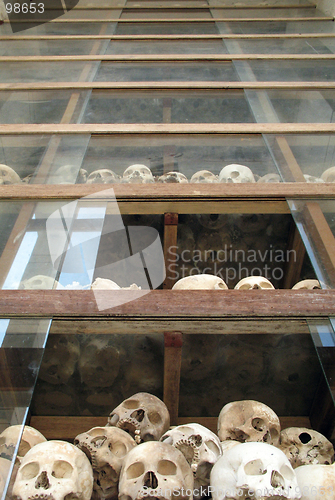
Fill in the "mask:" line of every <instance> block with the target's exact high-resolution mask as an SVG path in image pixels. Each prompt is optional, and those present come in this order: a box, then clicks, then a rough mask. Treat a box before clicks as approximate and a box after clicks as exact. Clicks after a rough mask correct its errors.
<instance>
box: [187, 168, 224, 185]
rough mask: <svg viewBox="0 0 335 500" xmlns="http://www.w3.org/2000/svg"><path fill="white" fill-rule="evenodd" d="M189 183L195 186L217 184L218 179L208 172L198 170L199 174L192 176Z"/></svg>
mask: <svg viewBox="0 0 335 500" xmlns="http://www.w3.org/2000/svg"><path fill="white" fill-rule="evenodd" d="M190 182H191V183H196V184H205V183H207V184H213V183H217V182H219V178H218V176H217V175H215V174H213V173H212V172H210V171H209V170H199V172H196V173H195V174H193V175H192V177H191V180H190Z"/></svg>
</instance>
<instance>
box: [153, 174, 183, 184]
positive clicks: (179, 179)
mask: <svg viewBox="0 0 335 500" xmlns="http://www.w3.org/2000/svg"><path fill="white" fill-rule="evenodd" d="M158 182H164V183H175V184H176V183H179V184H188V179H187V177H186V176H185V175H184V174H182V173H181V172H168V173H167V174H164V175H161V176H160V177H158Z"/></svg>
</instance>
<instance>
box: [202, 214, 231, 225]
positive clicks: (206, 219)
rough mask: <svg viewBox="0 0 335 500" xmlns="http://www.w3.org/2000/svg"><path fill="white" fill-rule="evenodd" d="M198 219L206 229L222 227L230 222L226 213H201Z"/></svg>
mask: <svg viewBox="0 0 335 500" xmlns="http://www.w3.org/2000/svg"><path fill="white" fill-rule="evenodd" d="M197 220H198V221H199V224H201V226H203V227H205V228H206V229H221V228H222V227H224V226H225V225H226V224H227V222H228V217H227V215H226V214H201V215H197Z"/></svg>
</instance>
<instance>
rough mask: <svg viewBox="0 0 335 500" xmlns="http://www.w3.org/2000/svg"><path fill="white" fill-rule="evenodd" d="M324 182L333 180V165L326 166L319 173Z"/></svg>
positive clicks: (334, 173)
mask: <svg viewBox="0 0 335 500" xmlns="http://www.w3.org/2000/svg"><path fill="white" fill-rule="evenodd" d="M321 179H322V180H323V181H324V182H335V167H330V168H327V170H325V171H324V172H323V174H322V175H321Z"/></svg>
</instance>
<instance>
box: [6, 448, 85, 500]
mask: <svg viewBox="0 0 335 500" xmlns="http://www.w3.org/2000/svg"><path fill="white" fill-rule="evenodd" d="M92 489H93V471H92V466H91V464H90V462H89V460H88V458H87V456H86V455H85V453H83V452H82V451H81V450H79V448H77V447H76V446H74V445H73V444H70V443H67V442H65V441H46V442H45V443H40V444H37V445H36V446H34V447H33V448H32V449H31V450H30V451H28V453H27V454H26V455H25V456H24V457H23V459H22V462H21V465H20V467H19V470H18V473H17V476H16V480H15V483H14V486H13V499H14V500H75V499H78V500H90V498H91V495H92Z"/></svg>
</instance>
